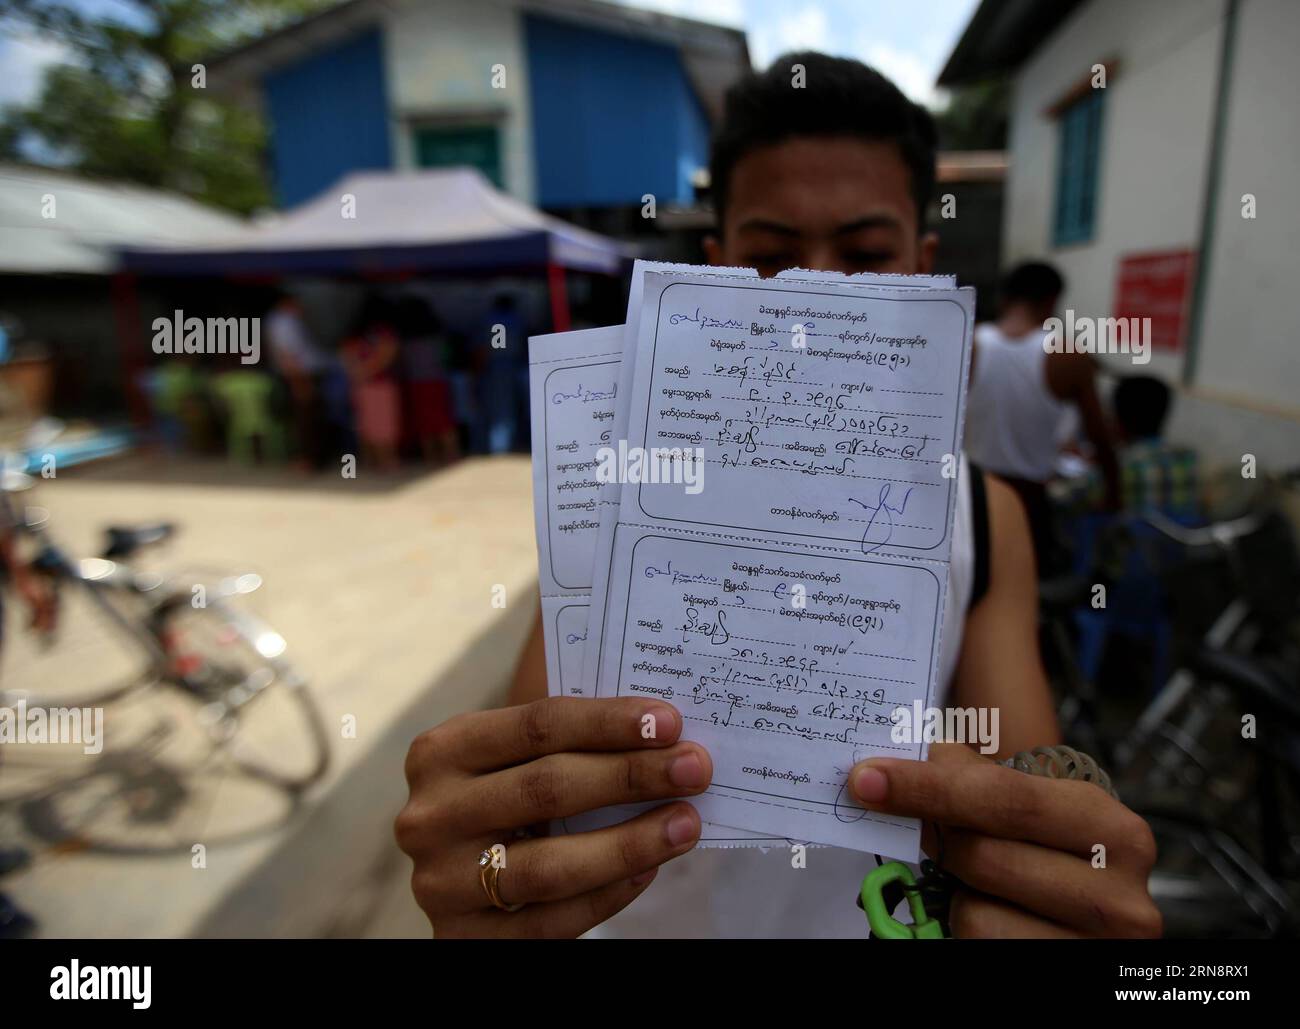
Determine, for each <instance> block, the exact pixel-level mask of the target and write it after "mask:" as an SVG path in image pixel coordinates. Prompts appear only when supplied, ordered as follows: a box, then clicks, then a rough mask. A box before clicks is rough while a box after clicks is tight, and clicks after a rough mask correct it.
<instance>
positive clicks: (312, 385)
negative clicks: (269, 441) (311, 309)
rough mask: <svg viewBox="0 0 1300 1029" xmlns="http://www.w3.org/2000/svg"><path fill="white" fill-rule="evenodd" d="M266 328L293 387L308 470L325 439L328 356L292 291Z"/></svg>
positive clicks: (296, 422)
mask: <svg viewBox="0 0 1300 1029" xmlns="http://www.w3.org/2000/svg"><path fill="white" fill-rule="evenodd" d="M266 332H267V337H268V339H269V342H270V344H271V360H272V361H273V362H274V364H275V368H276V371H278V372H279V373H280V375H281V376H282V377H283V379H284V382H285V385H286V386H287V387H288V390H289V403H290V405H291V407H292V409H293V425H294V436H295V438H296V445H297V447H298V454H299V462H300V463H301V465H302V466H303V468H304V470H308V469H312V468H317V467H319V465H320V461H321V445H322V442H323V428H322V421H323V417H322V406H321V389H320V377H321V375H322V374H323V373H324V372H325V370H326V368H327V360H326V357H325V355H324V354H323V353H322V352H321V350H320V348H319V347H318V346H317V344H316V341H315V339H313V338H312V334H311V330H310V329H309V328H308V327H307V322H306V320H305V319H304V318H303V309H302V302H301V301H300V300H299V299H298V298H297V297H295V296H293V295H292V294H289V293H282V294H281V295H280V298H279V299H278V300H277V301H276V303H275V306H274V307H272V308H271V312H270V314H268V315H267V317H266Z"/></svg>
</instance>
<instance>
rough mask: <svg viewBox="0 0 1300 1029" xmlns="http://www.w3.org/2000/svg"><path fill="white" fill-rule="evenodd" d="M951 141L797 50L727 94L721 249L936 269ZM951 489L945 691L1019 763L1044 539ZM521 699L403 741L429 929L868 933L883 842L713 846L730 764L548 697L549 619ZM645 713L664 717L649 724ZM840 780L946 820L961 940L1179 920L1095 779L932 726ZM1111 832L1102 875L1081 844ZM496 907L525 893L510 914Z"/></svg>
mask: <svg viewBox="0 0 1300 1029" xmlns="http://www.w3.org/2000/svg"><path fill="white" fill-rule="evenodd" d="M793 65H801V66H802V67H803V68H804V70H805V86H804V88H800V89H793V88H791V71H790V69H791V67H792V66H793ZM935 148H936V136H935V127H934V123H933V121H932V119H931V117H930V115H929V114H928V113H927V112H926V111H925V109H924V108H922V107H920V106H919V105H917V104H914V103H913V102H912V101H910V100H908V99H907V97H905V96H904V95H903V94H902V93H901V92H900V91H899V89H898V88H897V87H896V86H894V84H893V83H891V82H890V81H889V80H888V79H886V78H884V77H883V76H882V75H880V74H879V73H878V72H876V71H874V70H872V69H870V68H868V67H866V66H865V65H862V64H860V63H858V62H857V61H851V60H846V59H843V58H835V57H827V56H825V55H823V54H817V53H792V54H786V55H784V56H782V57H778V58H777V59H776V60H775V61H774V62H773V63H772V66H771V67H770V68H769V69H768V70H767V71H766V72H763V73H752V74H750V75H748V76H746V77H744V78H743V79H742V80H741V81H740V82H739V83H737V84H736V85H735V86H733V87H732V88H731V90H730V91H729V93H728V95H727V102H726V108H725V113H724V116H723V119H722V122H721V124H720V126H719V129H718V134H717V136H716V137H715V139H714V142H713V157H712V162H711V180H712V189H713V195H714V209H715V216H716V219H717V234H716V236H715V237H713V238H711V239H709V240H708V241H707V243H706V250H707V254H708V257H709V260H710V262H711V263H713V264H721V265H732V266H745V267H752V268H757V269H758V270H759V272H760V273H761V274H763V275H768V276H770V275H775V274H777V273H779V272H781V271H783V270H785V269H788V268H808V269H814V270H823V271H834V272H844V273H856V272H894V273H903V274H917V273H928V272H930V271H931V269H932V268H933V262H934V255H935V250H936V247H937V245H938V240H937V238H936V237H935V235H934V234H932V233H930V232H928V231H926V228H925V225H924V217H925V211H926V208H927V206H928V203H929V199H930V194H931V192H932V190H933V186H934V179H935ZM957 491H958V498H957V504H956V515H955V519H954V525H953V532H952V539H953V544H952V559H951V562H950V565H949V587H948V600H947V605H946V611H945V614H944V624H943V633H942V636H941V641H942V644H941V650H940V656H939V669H940V670H939V678H938V681H937V682H936V687H935V688H936V693H935V697H936V703H939V704H951V705H954V706H961V707H970V708H977V709H989V710H997V711H999V712H1000V724H1001V728H1000V739H999V750H998V753H997V757H998V758H1000V759H1004V758H1006V757H1008V756H1010V755H1012V754H1014V753H1016V752H1017V751H1021V750H1027V749H1031V748H1034V747H1038V746H1045V745H1052V744H1055V743H1057V742H1058V741H1059V732H1060V730H1059V728H1058V726H1057V722H1056V717H1055V714H1054V712H1053V705H1052V700H1051V695H1050V693H1049V691H1048V686H1047V678H1046V674H1045V673H1044V671H1043V666H1042V662H1041V660H1040V657H1039V652H1038V637H1037V630H1038V607H1037V583H1036V580H1035V578H1034V558H1033V551H1032V548H1031V544H1030V538H1029V531H1028V526H1027V524H1026V518H1025V514H1024V510H1023V508H1022V506H1021V504H1020V503H1019V501H1018V500H1017V498H1016V494H1015V493H1014V492H1013V491H1012V490H1011V489H1010V488H1009V487H1008V486H1007V485H1006V484H1005V483H1002V482H1001V481H999V480H998V479H996V478H995V477H993V476H991V475H990V476H986V475H984V474H983V473H982V472H981V471H980V470H979V469H977V468H975V467H973V466H972V465H970V464H969V463H968V462H967V461H966V460H965V459H963V460H962V462H961V465H960V471H959V473H958V476H957ZM510 703H511V705H513V706H509V707H504V708H501V709H498V710H490V711H476V712H472V713H468V714H462V715H459V716H457V717H456V718H454V719H452V720H450V721H448V722H446V723H444V724H443V725H440V726H438V727H436V728H434V729H432V730H430V731H429V732H427V733H425V734H423V735H422V736H421V737H419V738H418V739H417V740H416V741H415V743H414V744H413V745H412V746H411V749H410V751H409V753H408V755H407V760H406V775H407V782H408V785H409V787H410V799H409V800H408V802H407V804H406V807H405V808H404V809H403V811H402V812H401V814H400V815H399V816H398V819H397V825H396V832H397V839H398V842H399V844H400V845H401V846H402V848H403V849H404V850H405V851H406V852H407V853H408V854H410V855H411V856H412V858H413V859H414V863H415V871H414V875H413V877H412V886H413V888H414V891H415V894H416V898H417V900H418V901H419V902H420V904H421V906H422V907H423V908H424V910H425V912H426V913H427V914H428V916H429V919H430V921H431V922H432V924H433V927H434V932H435V934H436V935H438V936H546V937H554V936H565V935H574V936H576V935H579V934H581V933H585V932H587V931H589V930H591V929H592V928H593V927H594V926H597V925H600V924H601V923H604V922H605V921H606V920H607V919H610V918H611V917H612V916H615V915H616V914H617V913H618V912H620V911H622V909H623V908H625V907H627V906H628V905H629V904H631V903H632V902H633V901H634V900H636V901H638V903H637V905H636V907H635V908H633V909H632V910H631V911H629V913H628V917H629V918H632V919H636V918H640V919H642V923H641V926H636V925H631V926H628V925H627V923H623V925H624V926H625V927H626V928H620V926H619V924H618V923H617V922H615V923H612V924H610V925H608V926H605V927H604V928H603V929H602V930H601V931H602V932H604V933H608V934H616V933H619V932H627V933H628V934H629V935H634V936H635V935H643V934H644V933H645V932H646V931H648V930H650V927H653V930H652V931H654V932H656V933H664V934H668V935H681V934H682V933H683V932H685V931H689V930H687V929H684V928H683V927H693V926H694V925H698V924H699V922H700V920H704V922H705V923H706V925H707V929H706V931H707V932H709V933H710V934H711V935H714V936H720V937H736V936H758V937H783V936H808V937H832V936H836V937H848V938H862V937H863V936H864V935H865V934H866V929H865V926H864V924H863V922H864V919H863V914H862V912H861V910H859V909H858V908H857V907H856V906H855V903H854V900H855V898H856V896H857V894H858V889H859V887H860V885H861V882H862V877H863V873H864V871H865V870H867V869H869V868H870V867H872V861H871V857H870V856H869V855H865V854H861V853H858V852H855V851H848V850H843V849H839V848H825V849H819V850H817V851H815V852H813V854H815V856H813V854H810V855H809V861H808V870H806V871H793V870H792V869H791V862H790V859H789V855H788V854H787V853H785V852H783V848H778V849H777V850H776V851H774V852H770V853H764V852H762V851H760V850H757V849H735V850H696V849H695V845H696V842H697V841H698V839H699V837H700V833H701V823H700V817H699V813H698V812H697V811H696V809H695V808H694V807H693V806H692V805H691V804H689V803H685V802H684V801H685V800H686V799H687V798H690V797H693V796H697V795H698V794H700V793H702V792H704V791H705V790H706V789H708V787H709V784H710V781H711V778H712V774H713V766H712V762H711V760H710V757H709V754H708V751H707V750H705V748H703V747H701V746H700V745H699V744H697V743H693V742H687V741H683V740H682V739H681V732H682V728H683V725H684V720H683V719H684V716H683V714H682V712H680V711H679V710H678V709H677V708H676V707H674V706H672V705H670V704H668V703H666V702H664V701H659V700H651V699H647V698H641V699H638V698H635V697H614V698H602V699H592V698H579V697H550V698H548V697H547V682H546V661H545V651H544V646H543V641H542V626H541V620H540V617H539V618H538V620H537V621H536V623H535V625H534V629H533V634H532V636H531V638H530V640H529V641H528V643H527V644H526V646H525V649H524V653H523V655H522V657H521V659H520V663H519V668H518V671H517V672H516V676H515V682H514V687H513V689H512V692H511V696H510ZM650 710H653V711H654V717H655V720H656V725H657V727H658V731H657V733H656V736H655V738H654V739H650V740H647V739H644V738H642V735H641V731H640V727H641V725H642V721H641V719H642V717H643V716H644V715H645V714H646V713H647V712H648V711H650ZM844 789H845V796H847V797H852V798H854V799H855V800H856V801H857V802H858V803H859V804H861V805H862V806H863V807H865V808H866V809H868V810H871V811H877V812H882V813H888V814H895V815H902V816H909V817H917V818H920V819H922V820H923V821H927V822H929V823H931V828H930V830H928V831H927V834H926V837H925V844H924V846H925V849H926V851H927V853H929V854H932V855H936V853H937V852H936V840H937V838H938V836H937V834H938V833H939V832H941V833H942V854H941V855H939V856H941V860H942V863H943V865H944V867H945V868H946V869H947V870H948V871H950V872H951V873H952V874H953V875H955V876H956V877H957V878H958V879H960V880H961V881H962V883H963V884H965V885H964V886H962V887H961V888H959V889H958V890H957V892H956V894H955V896H954V899H953V903H952V910H951V915H950V921H951V925H952V929H953V932H954V934H955V935H958V936H985V937H994V936H1002V937H1005V936H1012V937H1045V938H1053V937H1055V938H1060V937H1075V936H1107V935H1111V936H1158V935H1159V934H1160V930H1161V921H1160V914H1159V911H1158V909H1157V908H1156V906H1155V904H1154V903H1153V902H1152V900H1151V897H1150V894H1149V893H1148V891H1147V877H1148V873H1149V872H1150V869H1151V867H1152V865H1153V863H1154V861H1155V844H1154V839H1153V837H1152V834H1151V830H1150V828H1149V827H1148V826H1147V825H1146V823H1145V822H1144V821H1143V820H1142V819H1141V818H1140V817H1138V816H1137V815H1136V814H1134V813H1133V812H1132V811H1130V810H1129V809H1128V808H1126V807H1125V806H1124V805H1123V804H1121V803H1120V802H1119V801H1117V800H1114V799H1112V798H1111V797H1110V796H1108V795H1107V794H1106V793H1104V792H1103V791H1102V790H1100V789H1098V788H1097V787H1096V786H1094V785H1091V784H1088V783H1080V782H1063V781H1057V780H1048V779H1045V778H1039V777H1035V776H1028V775H1024V774H1023V773H1020V772H1016V771H1013V770H1012V769H1010V768H1005V767H999V766H998V765H997V764H995V763H994V762H993V761H990V760H989V759H988V758H986V757H981V756H980V755H978V754H976V753H975V752H974V751H973V750H970V749H967V748H966V747H964V746H961V745H956V744H947V745H944V744H938V743H936V744H934V745H933V746H932V747H931V748H930V751H929V760H927V761H924V762H922V761H905V760H895V761H890V760H882V759H879V758H875V759H872V760H871V761H869V762H860V763H859V764H858V765H856V766H855V767H854V768H853V769H851V770H847V774H846V776H845V784H844ZM647 801H649V802H659V803H658V806H654V807H652V808H651V809H649V810H647V811H645V812H644V813H643V814H640V815H638V816H636V817H634V818H631V819H630V820H628V821H625V822H622V823H621V824H618V825H615V826H611V827H609V828H605V829H599V830H595V831H591V832H582V833H573V834H569V835H563V836H554V837H544V836H537V835H534V836H533V837H532V838H528V837H529V836H530V827H534V826H544V825H545V824H546V823H547V821H548V820H549V819H552V818H559V817H567V816H570V815H577V814H579V813H581V812H585V811H590V810H596V809H599V808H603V807H606V806H609V805H616V804H625V803H638V802H647ZM936 827H937V828H936ZM512 830H519V832H518V833H517V834H516V835H512ZM502 839H505V840H508V841H509V859H508V864H507V865H506V867H505V868H504V869H503V870H502V871H501V875H500V879H499V881H498V882H499V890H500V897H499V898H489V897H488V896H486V895H485V890H484V887H483V885H482V884H481V883H480V878H479V866H478V862H477V859H478V858H479V855H480V854H481V853H482V852H483V851H484V848H487V847H490V846H492V845H493V844H495V843H498V842H500V841H501V840H502ZM1098 841H1104V843H1105V846H1106V848H1107V854H1108V863H1107V868H1106V870H1105V871H1104V872H1098V870H1097V869H1095V868H1094V867H1093V866H1092V864H1091V863H1090V861H1089V859H1088V855H1089V847H1091V846H1092V845H1093V844H1094V843H1096V842H1098ZM674 859H677V860H678V861H680V863H677V862H674V864H673V865H672V866H671V869H670V870H669V871H667V872H666V873H665V874H664V875H663V876H662V877H661V879H662V881H658V882H656V875H657V874H658V873H659V872H660V868H661V866H662V865H664V864H665V862H669V861H674ZM638 898H639V899H638ZM494 899H499V900H500V901H501V902H502V903H504V904H507V905H510V904H523V905H525V906H524V907H523V908H522V909H520V910H517V911H511V910H501V909H500V908H499V907H498V906H497V905H496V904H495V903H493V900H494Z"/></svg>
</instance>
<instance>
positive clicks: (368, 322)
mask: <svg viewBox="0 0 1300 1029" xmlns="http://www.w3.org/2000/svg"><path fill="white" fill-rule="evenodd" d="M342 353H343V364H344V367H345V368H346V369H347V372H348V378H349V380H350V381H351V384H352V406H353V409H354V411H355V412H356V428H357V436H358V438H359V439H360V441H361V451H362V458H363V460H364V461H365V462H367V463H369V464H372V465H374V467H376V468H379V469H380V470H381V471H392V470H394V469H395V468H397V465H398V461H397V446H398V443H399V442H400V440H401V433H402V406H401V405H402V398H401V392H400V390H399V389H398V385H397V376H396V373H395V367H394V366H395V364H396V361H397V354H398V344H397V333H396V332H395V331H394V330H393V327H392V325H391V324H390V323H389V321H388V319H387V317H386V316H385V313H384V311H383V310H382V308H381V306H380V305H379V303H378V302H377V301H375V300H373V299H371V300H367V301H366V303H365V304H364V305H363V306H362V309H361V314H360V316H359V317H358V318H357V321H356V325H355V327H354V329H353V331H352V332H351V333H349V335H348V337H347V339H345V340H344V341H343V346H342Z"/></svg>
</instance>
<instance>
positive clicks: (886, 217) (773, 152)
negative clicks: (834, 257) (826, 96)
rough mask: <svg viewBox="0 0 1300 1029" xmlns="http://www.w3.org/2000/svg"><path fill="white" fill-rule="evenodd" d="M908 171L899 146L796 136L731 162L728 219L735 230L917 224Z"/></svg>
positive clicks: (833, 230)
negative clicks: (732, 164) (732, 163)
mask: <svg viewBox="0 0 1300 1029" xmlns="http://www.w3.org/2000/svg"><path fill="white" fill-rule="evenodd" d="M911 185H912V183H911V174H910V172H909V170H908V167H907V164H906V163H905V162H904V161H903V159H902V155H901V154H900V153H899V151H898V148H897V146H895V145H894V144H893V143H891V142H887V141H873V140H864V139H853V138H838V137H835V138H828V139H820V138H816V137H795V138H793V139H789V140H786V141H783V142H781V143H776V144H771V145H769V146H765V147H761V148H758V149H756V150H752V151H750V152H749V153H747V154H745V155H744V156H743V157H741V158H740V160H739V161H737V162H736V164H735V166H734V167H733V169H732V172H731V176H730V181H729V182H728V184H727V186H728V188H727V211H726V218H727V221H728V223H729V224H730V227H731V228H732V229H733V230H735V231H778V232H779V231H781V230H782V229H784V230H787V231H789V230H793V231H798V232H801V233H802V232H816V233H818V234H840V233H847V232H855V231H860V230H863V229H871V228H881V227H897V228H903V227H905V226H907V225H909V224H910V225H915V224H916V205H915V201H914V200H913V198H912V192H911Z"/></svg>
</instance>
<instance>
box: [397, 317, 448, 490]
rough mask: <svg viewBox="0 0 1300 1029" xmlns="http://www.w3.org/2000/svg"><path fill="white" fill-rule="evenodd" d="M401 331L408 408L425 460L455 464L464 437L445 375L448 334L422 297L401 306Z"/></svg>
mask: <svg viewBox="0 0 1300 1029" xmlns="http://www.w3.org/2000/svg"><path fill="white" fill-rule="evenodd" d="M397 321H398V333H399V335H400V337H401V345H402V371H403V378H404V379H405V382H406V410H407V413H408V414H409V416H410V422H411V427H412V429H413V430H414V433H415V438H416V441H417V442H418V443H419V446H420V454H421V455H422V456H423V458H424V460H426V461H432V462H436V463H438V464H451V463H452V462H453V461H455V460H456V459H457V458H458V457H460V438H459V436H458V434H457V432H456V418H455V414H454V412H453V408H452V399H451V382H450V380H449V378H448V374H447V337H446V334H445V333H444V332H443V328H442V319H440V318H439V317H438V313H437V312H436V311H435V310H434V309H433V307H432V306H431V305H430V304H429V303H428V302H427V301H426V300H424V299H423V298H422V297H416V296H407V297H403V298H402V300H401V301H400V303H399V304H398V317H397Z"/></svg>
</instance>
